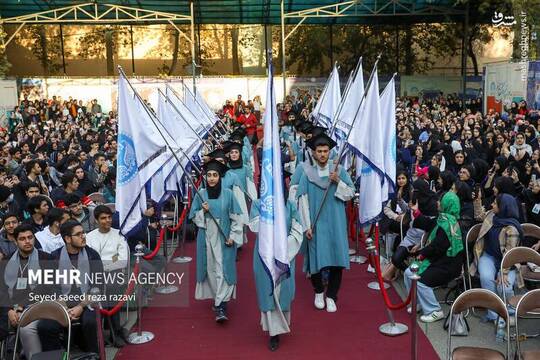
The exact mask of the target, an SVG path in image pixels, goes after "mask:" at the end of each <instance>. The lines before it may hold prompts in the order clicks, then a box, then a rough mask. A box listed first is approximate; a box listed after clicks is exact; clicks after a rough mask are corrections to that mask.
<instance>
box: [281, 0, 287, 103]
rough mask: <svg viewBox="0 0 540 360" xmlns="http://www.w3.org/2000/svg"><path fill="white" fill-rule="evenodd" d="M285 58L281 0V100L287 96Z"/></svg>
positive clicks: (283, 11) (283, 18)
mask: <svg viewBox="0 0 540 360" xmlns="http://www.w3.org/2000/svg"><path fill="white" fill-rule="evenodd" d="M285 59H286V56H285V4H284V1H283V0H281V74H282V76H283V102H285V99H286V98H287V69H286V63H285Z"/></svg>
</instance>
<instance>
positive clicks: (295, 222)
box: [249, 200, 303, 351]
mask: <svg viewBox="0 0 540 360" xmlns="http://www.w3.org/2000/svg"><path fill="white" fill-rule="evenodd" d="M286 212H287V213H286V221H287V234H288V239H287V240H288V242H287V252H288V260H289V264H290V276H289V277H288V278H286V279H283V280H282V281H281V282H280V283H279V284H278V285H277V286H276V287H275V289H274V291H272V283H271V279H270V278H269V276H268V273H267V272H266V270H265V269H264V266H263V263H262V261H261V257H260V256H259V252H258V248H259V237H258V236H257V240H256V243H255V248H254V250H253V272H254V274H255V286H256V290H257V301H258V304H259V309H260V310H261V326H262V329H263V331H268V332H269V334H270V342H269V348H270V350H271V351H275V350H276V349H277V348H278V346H279V335H280V334H286V333H288V332H290V328H289V325H290V322H291V303H292V301H293V299H294V293H295V280H294V276H295V260H294V258H295V256H296V254H297V253H298V251H299V250H300V246H301V244H302V239H303V229H302V225H301V221H300V215H299V214H298V211H297V210H296V206H295V205H294V203H292V202H291V201H288V202H287V203H286ZM250 219H251V220H250V223H249V228H250V229H251V231H252V232H255V233H258V231H259V200H256V201H254V202H253V203H252V206H251V213H250Z"/></svg>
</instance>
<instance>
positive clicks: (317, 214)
mask: <svg viewBox="0 0 540 360" xmlns="http://www.w3.org/2000/svg"><path fill="white" fill-rule="evenodd" d="M380 58H381V54H379V55H378V56H377V60H376V61H375V65H373V70H372V71H371V75H370V76H369V80H368V83H367V86H366V89H365V90H364V94H363V95H362V99H360V104H358V108H357V109H356V113H355V115H354V119H353V121H352V124H351V127H350V128H349V131H348V133H347V136H346V137H345V142H347V141H348V140H349V136H350V135H351V132H352V129H353V127H354V123H355V122H356V118H357V117H358V112H359V111H360V108H361V107H362V103H363V102H364V99H365V98H366V95H367V92H368V91H369V88H370V87H371V83H372V81H373V75H374V74H375V71H377V64H378V63H379V59H380ZM377 91H378V89H377ZM346 148H347V146H342V148H341V149H340V151H339V156H338V158H337V162H336V165H335V166H334V171H333V172H336V171H337V169H338V167H339V163H340V162H341V158H342V157H343V154H344V153H345V149H346ZM329 190H330V183H329V184H328V186H327V187H326V189H325V191H324V196H323V199H322V201H321V205H319V209H318V210H317V212H316V213H315V214H316V215H315V220H314V221H313V224H312V225H311V232H312V233H314V232H315V226H316V225H317V221H318V220H319V216H320V215H321V211H322V208H323V206H324V203H325V202H326V198H327V197H328V191H329Z"/></svg>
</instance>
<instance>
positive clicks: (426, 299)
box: [403, 268, 441, 315]
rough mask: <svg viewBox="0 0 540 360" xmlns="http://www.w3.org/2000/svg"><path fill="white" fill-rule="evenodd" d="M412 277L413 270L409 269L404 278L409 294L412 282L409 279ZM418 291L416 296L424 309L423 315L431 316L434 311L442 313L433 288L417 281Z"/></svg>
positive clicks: (419, 304)
mask: <svg viewBox="0 0 540 360" xmlns="http://www.w3.org/2000/svg"><path fill="white" fill-rule="evenodd" d="M411 275H412V273H411V270H409V268H407V270H405V274H404V276H403V280H404V282H405V288H406V289H407V293H408V292H409V291H410V290H411V284H412V280H411V279H410V278H409V277H410V276H411ZM416 289H417V290H416V296H417V298H418V306H420V308H421V309H422V314H423V315H429V314H431V313H432V312H434V311H441V305H440V304H439V301H437V298H436V297H435V293H434V292H433V288H431V287H429V286H427V285H425V284H423V283H422V282H420V281H417V282H416Z"/></svg>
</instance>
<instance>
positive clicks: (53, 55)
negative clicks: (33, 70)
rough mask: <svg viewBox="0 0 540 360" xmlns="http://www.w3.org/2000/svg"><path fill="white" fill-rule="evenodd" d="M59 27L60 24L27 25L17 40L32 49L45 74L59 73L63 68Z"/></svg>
mask: <svg viewBox="0 0 540 360" xmlns="http://www.w3.org/2000/svg"><path fill="white" fill-rule="evenodd" d="M59 29H60V27H59V26H50V25H27V26H25V27H24V28H23V29H22V30H21V31H20V32H19V34H18V35H17V41H18V42H19V43H20V44H21V45H22V46H23V47H26V48H28V49H30V51H31V52H32V54H33V55H34V56H35V57H36V59H38V61H39V62H40V64H41V67H42V68H43V72H44V73H45V75H55V74H58V73H59V72H60V70H61V69H62V62H61V58H62V44H61V42H60V34H59ZM65 55H66V56H67V55H68V54H65Z"/></svg>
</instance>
